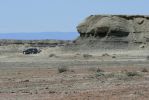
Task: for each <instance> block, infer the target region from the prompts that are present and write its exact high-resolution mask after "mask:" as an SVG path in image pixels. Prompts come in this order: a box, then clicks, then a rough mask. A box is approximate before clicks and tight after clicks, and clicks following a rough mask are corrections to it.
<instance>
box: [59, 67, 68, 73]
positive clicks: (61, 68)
mask: <svg viewBox="0 0 149 100" xmlns="http://www.w3.org/2000/svg"><path fill="white" fill-rule="evenodd" d="M68 70H69V69H68V68H67V67H66V66H63V67H59V68H58V72H59V73H63V72H67V71H68Z"/></svg>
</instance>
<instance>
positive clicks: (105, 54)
mask: <svg viewBox="0 0 149 100" xmlns="http://www.w3.org/2000/svg"><path fill="white" fill-rule="evenodd" d="M102 56H103V57H105V56H110V55H109V54H108V53H104V54H102Z"/></svg>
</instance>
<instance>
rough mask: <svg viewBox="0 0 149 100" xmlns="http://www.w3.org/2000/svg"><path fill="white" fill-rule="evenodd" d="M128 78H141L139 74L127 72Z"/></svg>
mask: <svg viewBox="0 0 149 100" xmlns="http://www.w3.org/2000/svg"><path fill="white" fill-rule="evenodd" d="M125 74H126V75H127V76H128V77H134V76H140V74H139V73H138V72H126V73H125Z"/></svg>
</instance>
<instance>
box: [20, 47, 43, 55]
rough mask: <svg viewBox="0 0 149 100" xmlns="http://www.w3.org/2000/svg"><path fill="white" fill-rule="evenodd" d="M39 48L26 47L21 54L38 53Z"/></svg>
mask: <svg viewBox="0 0 149 100" xmlns="http://www.w3.org/2000/svg"><path fill="white" fill-rule="evenodd" d="M40 52H41V50H40V49H37V48H28V49H26V50H23V54H37V53H40Z"/></svg>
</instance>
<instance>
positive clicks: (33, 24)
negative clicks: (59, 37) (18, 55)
mask: <svg viewBox="0 0 149 100" xmlns="http://www.w3.org/2000/svg"><path fill="white" fill-rule="evenodd" d="M91 14H92V15H94V14H145V15H149V0H0V33H11V32H75V31H76V26H77V24H79V23H80V22H81V21H82V20H83V19H84V18H85V17H87V16H89V15H91Z"/></svg>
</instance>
